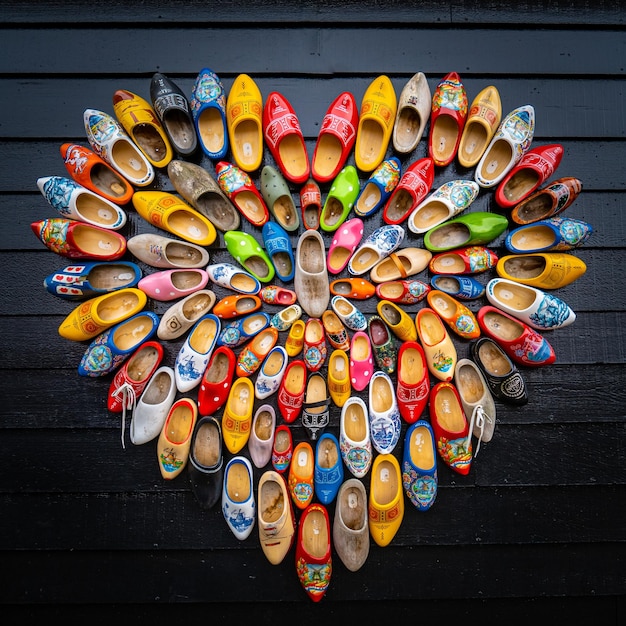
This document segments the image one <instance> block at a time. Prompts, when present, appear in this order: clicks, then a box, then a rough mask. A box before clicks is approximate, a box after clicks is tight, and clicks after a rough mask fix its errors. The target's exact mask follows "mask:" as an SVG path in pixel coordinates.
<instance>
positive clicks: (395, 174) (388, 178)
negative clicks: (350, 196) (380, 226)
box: [354, 157, 402, 217]
mask: <svg viewBox="0 0 626 626" xmlns="http://www.w3.org/2000/svg"><path fill="white" fill-rule="evenodd" d="M401 174H402V165H401V163H400V159H399V158H398V157H391V158H390V159H386V160H385V161H383V162H382V163H381V164H380V165H379V166H378V167H377V168H376V169H375V170H374V171H373V172H372V175H371V176H370V177H369V178H368V179H367V181H366V182H365V184H364V185H363V187H362V189H361V191H360V193H359V195H358V196H357V199H356V202H355V203H354V212H355V213H356V215H358V216H359V217H368V216H370V215H373V214H374V213H376V211H378V210H379V209H382V207H384V206H385V204H386V203H387V200H389V197H390V196H391V193H392V192H393V190H394V189H395V188H396V187H397V186H398V183H399V182H400V176H401Z"/></svg>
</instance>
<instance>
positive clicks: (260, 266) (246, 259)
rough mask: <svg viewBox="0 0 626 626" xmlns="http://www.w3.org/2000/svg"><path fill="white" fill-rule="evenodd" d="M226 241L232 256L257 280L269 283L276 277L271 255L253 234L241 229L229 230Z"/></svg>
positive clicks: (225, 237) (225, 234)
mask: <svg viewBox="0 0 626 626" xmlns="http://www.w3.org/2000/svg"><path fill="white" fill-rule="evenodd" d="M224 243H225V244H226V249H227V250H228V251H229V252H230V254H231V255H232V257H233V258H234V259H235V260H236V261H237V262H238V263H239V264H240V265H241V266H242V267H243V268H244V269H245V270H246V271H248V272H250V274H252V275H253V276H254V277H255V278H256V279H257V280H260V281H261V282H262V283H268V282H270V280H272V278H274V266H273V265H272V262H271V261H270V258H269V256H268V255H267V253H266V252H265V250H263V248H262V247H261V246H260V245H259V242H258V241H257V240H256V239H255V238H254V237H253V236H252V235H250V234H248V233H244V232H242V231H240V230H227V231H226V232H225V233H224Z"/></svg>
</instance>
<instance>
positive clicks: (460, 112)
mask: <svg viewBox="0 0 626 626" xmlns="http://www.w3.org/2000/svg"><path fill="white" fill-rule="evenodd" d="M466 120H467V94H466V92H465V87H464V86H463V83H462V82H461V79H460V77H459V75H458V74H457V73H456V72H450V73H448V74H446V75H445V76H444V77H443V78H442V79H441V81H440V82H439V84H438V85H437V88H436V89H435V93H434V94H433V100H432V107H431V113H430V133H429V135H428V155H429V156H430V157H431V158H432V159H433V161H434V162H435V165H436V166H438V167H446V166H447V165H450V163H452V161H454V157H455V156H456V153H457V150H458V149H459V143H460V142H461V135H462V134H463V129H464V128H465V121H466Z"/></svg>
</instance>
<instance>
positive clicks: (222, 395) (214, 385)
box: [198, 346, 237, 415]
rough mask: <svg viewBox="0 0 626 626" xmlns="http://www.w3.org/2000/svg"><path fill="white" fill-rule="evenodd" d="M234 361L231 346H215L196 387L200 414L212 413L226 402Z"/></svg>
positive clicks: (233, 373) (234, 357)
mask: <svg viewBox="0 0 626 626" xmlns="http://www.w3.org/2000/svg"><path fill="white" fill-rule="evenodd" d="M236 363H237V357H236V356H235V353H234V352H233V350H232V348H229V347H228V346H217V347H216V348H215V349H214V350H213V352H212V353H211V358H210V359H209V363H208V365H207V366H206V369H205V370H204V374H202V379H201V380H200V388H199V389H198V411H200V415H214V414H215V413H216V412H217V411H219V409H221V408H222V407H223V406H224V405H225V404H226V400H227V399H228V393H229V391H230V387H231V385H232V382H233V377H234V375H235V364H236Z"/></svg>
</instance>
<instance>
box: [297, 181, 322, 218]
mask: <svg viewBox="0 0 626 626" xmlns="http://www.w3.org/2000/svg"><path fill="white" fill-rule="evenodd" d="M321 213H322V192H321V190H320V187H319V185H318V184H317V183H316V182H315V181H314V180H313V179H312V178H309V180H308V181H307V182H306V184H305V185H303V187H302V189H300V214H301V215H300V216H301V218H302V225H303V226H304V227H305V228H310V229H312V230H317V229H318V228H319V227H320V215H321Z"/></svg>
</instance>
